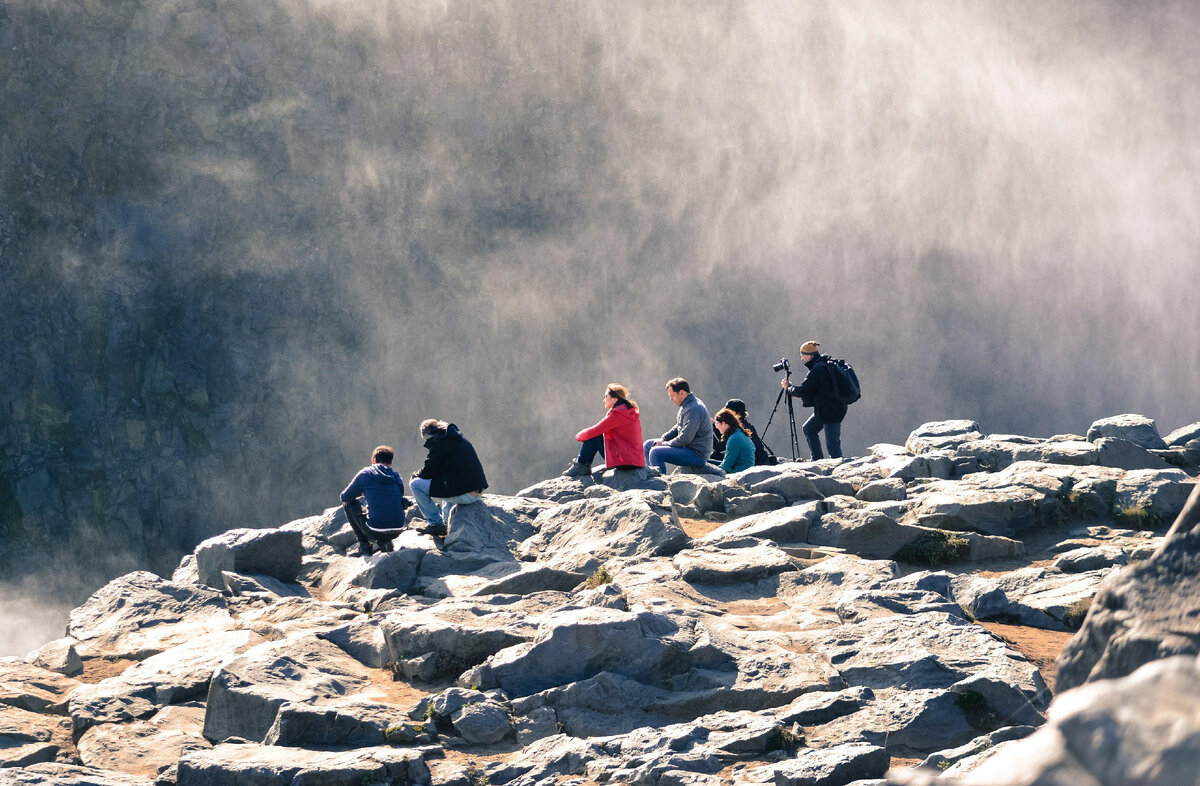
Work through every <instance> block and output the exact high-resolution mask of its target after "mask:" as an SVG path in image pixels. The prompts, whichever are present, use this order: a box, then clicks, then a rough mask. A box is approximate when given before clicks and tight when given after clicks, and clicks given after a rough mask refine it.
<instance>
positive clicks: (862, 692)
mask: <svg viewBox="0 0 1200 786" xmlns="http://www.w3.org/2000/svg"><path fill="white" fill-rule="evenodd" d="M874 697H875V694H874V693H872V692H871V689H870V688H864V687H861V686H860V687H856V688H846V689H845V690H839V691H814V692H812V693H805V694H804V695H802V696H798V697H797V698H795V699H792V701H791V702H790V703H788V704H787V705H785V706H783V707H780V708H779V709H776V710H773V711H772V712H773V714H774V715H775V717H776V718H778V719H779V722H780V723H781V724H782V725H784V726H788V727H790V726H792V725H793V724H799V725H801V726H819V725H821V724H823V723H829V722H830V721H832V720H834V719H835V718H840V717H842V716H843V715H849V714H851V713H854V712H858V710H860V709H862V707H863V705H864V704H865V703H866V702H867V701H870V700H871V699H873V698H874Z"/></svg>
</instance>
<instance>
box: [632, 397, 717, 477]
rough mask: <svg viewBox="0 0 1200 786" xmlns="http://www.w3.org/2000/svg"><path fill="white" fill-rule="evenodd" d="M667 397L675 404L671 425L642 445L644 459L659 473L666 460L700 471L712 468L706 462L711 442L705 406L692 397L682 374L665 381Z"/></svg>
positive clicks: (709, 418) (713, 468)
mask: <svg viewBox="0 0 1200 786" xmlns="http://www.w3.org/2000/svg"><path fill="white" fill-rule="evenodd" d="M667 397H668V398H670V399H671V403H672V404H674V405H675V406H677V407H679V410H678V411H677V412H676V413H675V426H674V427H673V428H671V429H670V430H669V431H667V432H666V433H665V434H663V435H662V436H661V437H659V438H658V439H649V440H646V442H645V444H644V445H643V446H642V449H643V452H644V453H645V456H646V463H647V464H649V465H651V466H653V467H655V468H656V469H658V471H659V472H663V473H665V472H666V471H667V463H668V462H669V463H671V464H676V465H678V466H680V467H685V468H688V469H695V470H699V471H700V472H713V471H716V468H715V467H710V466H709V465H708V456H709V454H710V453H712V445H713V425H712V418H711V417H710V416H709V414H708V407H706V406H704V402H703V401H701V400H700V399H699V398H697V397H696V394H695V393H693V392H692V388H691V386H690V385H689V384H688V381H687V380H686V379H684V378H683V377H675V378H674V379H672V380H671V381H670V382H668V383H667Z"/></svg>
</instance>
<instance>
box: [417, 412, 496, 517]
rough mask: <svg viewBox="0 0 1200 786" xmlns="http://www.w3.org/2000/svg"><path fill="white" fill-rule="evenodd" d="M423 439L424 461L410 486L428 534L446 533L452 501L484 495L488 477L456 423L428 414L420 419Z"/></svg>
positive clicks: (471, 500) (470, 500) (461, 502)
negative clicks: (430, 416) (425, 417)
mask: <svg viewBox="0 0 1200 786" xmlns="http://www.w3.org/2000/svg"><path fill="white" fill-rule="evenodd" d="M421 437H422V438H423V439H424V440H425V449H426V450H427V451H429V454H428V455H427V456H426V457H425V465H424V466H423V467H421V468H420V469H419V470H417V471H416V472H414V473H413V474H412V479H411V481H410V482H409V487H410V488H411V489H412V492H413V496H414V497H416V500H417V507H418V508H420V510H421V515H423V516H424V517H425V521H426V522H428V525H429V526H428V527H427V529H426V531H427V532H429V533H430V534H431V535H445V534H446V525H445V517H446V516H448V515H449V514H450V508H451V506H453V505H469V504H471V503H474V502H479V501H480V500H481V499H483V490H484V489H486V488H487V485H488V483H487V477H486V476H484V474H483V465H482V464H480V463H479V456H477V455H476V454H475V448H474V447H473V446H472V445H471V443H470V442H468V441H467V439H466V437H464V436H463V435H462V432H461V431H459V430H458V426H456V425H454V424H453V423H447V422H446V421H444V420H437V419H434V418H430V419H429V420H424V421H422V422H421Z"/></svg>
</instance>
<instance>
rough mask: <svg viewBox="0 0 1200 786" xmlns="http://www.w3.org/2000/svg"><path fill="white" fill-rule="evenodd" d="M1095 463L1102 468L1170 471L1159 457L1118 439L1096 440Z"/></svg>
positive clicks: (1168, 466)
mask: <svg viewBox="0 0 1200 786" xmlns="http://www.w3.org/2000/svg"><path fill="white" fill-rule="evenodd" d="M1096 463H1097V464H1099V465H1100V466H1102V467H1117V468H1118V469H1170V467H1171V465H1170V464H1168V463H1167V462H1166V461H1165V460H1164V459H1163V458H1162V457H1161V456H1156V455H1155V454H1153V453H1151V452H1150V451H1149V450H1146V449H1145V448H1144V447H1142V446H1141V445H1138V444H1136V443H1133V442H1130V441H1129V440H1127V439H1121V438H1119V437H1101V438H1100V439H1098V440H1096Z"/></svg>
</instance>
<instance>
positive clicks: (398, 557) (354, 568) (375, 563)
mask: <svg viewBox="0 0 1200 786" xmlns="http://www.w3.org/2000/svg"><path fill="white" fill-rule="evenodd" d="M467 507H470V506H469V505H468V506H467ZM414 534H415V533H414ZM424 556H425V550H424V549H421V548H407V547H404V546H399V545H398V547H397V548H396V549H395V551H390V552H384V553H379V554H372V555H371V556H369V557H334V558H333V559H332V560H330V562H329V566H328V567H327V568H326V569H325V574H324V576H322V578H321V591H322V593H324V595H325V597H326V598H328V599H331V600H338V599H344V598H347V597H353V594H352V589H353V588H358V589H389V590H396V591H397V592H405V591H407V590H409V589H410V588H411V587H412V586H413V584H414V583H415V582H416V579H417V571H418V570H419V569H420V566H421V560H422V558H423V557H424Z"/></svg>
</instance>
